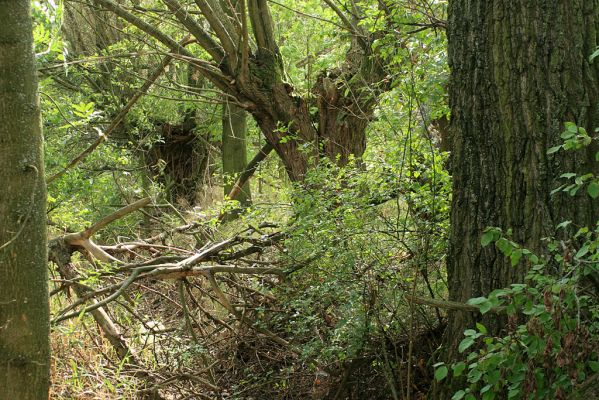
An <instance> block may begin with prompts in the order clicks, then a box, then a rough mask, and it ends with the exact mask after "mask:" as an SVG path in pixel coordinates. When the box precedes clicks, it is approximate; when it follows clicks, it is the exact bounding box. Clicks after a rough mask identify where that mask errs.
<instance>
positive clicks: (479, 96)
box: [439, 0, 599, 398]
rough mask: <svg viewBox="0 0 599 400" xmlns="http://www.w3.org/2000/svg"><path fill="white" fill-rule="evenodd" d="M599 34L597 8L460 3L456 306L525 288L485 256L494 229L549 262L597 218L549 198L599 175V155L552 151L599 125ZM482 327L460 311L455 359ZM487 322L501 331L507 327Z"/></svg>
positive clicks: (454, 12) (560, 1) (453, 241)
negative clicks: (472, 331)
mask: <svg viewBox="0 0 599 400" xmlns="http://www.w3.org/2000/svg"><path fill="white" fill-rule="evenodd" d="M598 35H599V2H598V1H597V0H552V1H546V0H493V1H474V2H473V1H467V0H453V1H450V3H449V31H448V40H449V63H450V68H451V85H450V106H451V113H452V130H453V131H452V140H453V143H452V151H453V155H452V157H453V159H452V172H453V200H452V214H451V232H450V249H449V257H448V265H447V268H448V281H449V296H450V299H451V300H455V301H461V302H465V301H467V300H468V299H469V298H471V297H477V296H483V295H487V294H488V293H489V292H490V291H492V290H493V289H495V288H499V287H505V286H509V285H510V284H511V283H514V282H518V281H521V280H522V279H523V273H524V268H525V267H524V266H520V267H518V268H513V267H511V266H510V263H509V261H508V260H506V259H505V257H503V256H502V255H501V253H500V252H498V251H497V250H496V249H495V248H494V247H493V246H488V247H486V248H482V247H481V244H480V238H481V233H482V232H483V230H484V229H485V228H486V227H488V226H497V227H500V228H502V229H504V230H506V229H508V228H511V229H513V234H514V240H515V241H516V242H518V243H521V244H523V245H524V246H526V247H527V248H529V249H531V250H533V251H536V252H542V251H543V243H542V238H544V237H547V236H551V235H554V234H555V226H556V225H557V224H558V223H559V222H561V221H564V220H571V221H573V222H574V225H576V226H584V225H586V226H590V225H592V224H594V223H595V221H596V220H597V218H598V211H599V210H598V207H597V202H595V201H592V200H591V199H590V198H589V197H588V196H587V195H586V194H585V193H584V190H581V191H580V193H579V194H578V195H576V196H574V197H569V196H568V195H566V194H557V195H555V196H553V197H552V196H550V192H551V190H552V189H554V188H555V187H557V186H558V182H559V175H560V174H561V173H564V172H595V173H596V172H597V167H595V166H594V163H593V157H594V153H595V152H596V151H597V148H596V145H592V146H591V148H589V149H587V150H586V151H584V152H578V153H576V154H575V153H573V152H568V153H566V154H564V153H563V152H559V153H556V154H551V155H548V154H547V150H548V148H549V147H551V146H555V145H556V144H559V143H560V142H561V139H560V132H562V131H563V129H564V122H565V121H573V122H576V123H577V124H578V125H579V126H583V127H585V128H586V129H587V131H588V132H593V131H594V128H595V127H597V126H598V124H599V107H598V106H599V82H598V79H599V74H598V73H599V68H598V67H599V65H598V64H597V63H595V64H591V63H589V61H588V60H589V55H590V54H591V53H592V52H593V51H594V49H595V48H596V46H597V45H598ZM475 318H476V316H475V315H471V314H467V313H463V312H452V313H450V315H449V326H448V331H447V336H446V337H447V344H448V346H449V359H451V358H455V357H457V354H456V352H457V351H456V348H457V344H458V343H459V342H460V340H461V339H462V338H463V331H464V329H466V328H467V327H469V326H471V325H472V324H473V322H474V320H475ZM485 323H487V324H488V325H489V328H490V329H491V331H492V332H495V333H497V332H498V331H499V330H500V328H501V326H500V324H498V323H497V322H496V321H486V322H485ZM448 394H449V397H451V394H452V393H448ZM439 398H440V397H439Z"/></svg>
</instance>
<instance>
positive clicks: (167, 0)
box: [162, 0, 225, 63]
mask: <svg viewBox="0 0 599 400" xmlns="http://www.w3.org/2000/svg"><path fill="white" fill-rule="evenodd" d="M162 2H163V3H164V4H166V6H167V7H168V8H169V10H171V11H172V12H173V14H175V17H177V19H178V20H179V22H181V23H182V24H183V25H184V26H185V27H186V28H187V29H188V30H189V32H190V33H191V34H192V35H193V36H194V37H195V38H196V39H197V40H198V43H199V44H200V46H202V47H203V48H204V50H206V51H207V52H208V54H210V55H211V56H212V58H214V60H215V61H216V62H218V63H220V62H221V61H222V60H223V58H224V57H225V52H224V51H223V48H222V47H220V46H219V45H218V43H216V42H215V41H214V40H213V39H212V37H210V35H208V33H206V31H205V30H204V29H203V28H202V26H201V25H200V24H199V23H198V22H197V21H196V20H195V19H194V18H193V17H192V16H191V15H190V14H189V13H188V12H187V10H185V9H184V8H183V6H182V5H181V4H180V3H179V2H178V1H177V0H162Z"/></svg>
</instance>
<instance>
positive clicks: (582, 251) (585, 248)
mask: <svg viewBox="0 0 599 400" xmlns="http://www.w3.org/2000/svg"><path fill="white" fill-rule="evenodd" d="M588 252H589V245H588V244H585V245H584V246H582V247H581V248H580V249H578V251H577V252H576V258H580V257H583V256H584V255H585V254H587V253H588Z"/></svg>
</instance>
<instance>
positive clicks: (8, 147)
mask: <svg viewBox="0 0 599 400" xmlns="http://www.w3.org/2000/svg"><path fill="white" fill-rule="evenodd" d="M42 160H43V158H42V132H41V123H40V109H39V99H38V93H37V79H36V66H35V57H34V54H33V35H32V23H31V13H30V1H28V0H18V1H17V0H0V397H2V398H3V399H19V400H27V399H31V400H39V399H47V398H48V390H49V381H50V357H49V352H50V350H49V348H50V347H49V310H48V287H47V265H46V210H45V203H46V191H45V180H44V168H43V161H42Z"/></svg>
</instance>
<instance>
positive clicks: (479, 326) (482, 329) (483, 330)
mask: <svg viewBox="0 0 599 400" xmlns="http://www.w3.org/2000/svg"><path fill="white" fill-rule="evenodd" d="M476 329H478V331H479V332H480V333H482V334H483V335H486V334H487V328H486V327H485V326H484V325H483V324H481V323H480V322H477V323H476Z"/></svg>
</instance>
